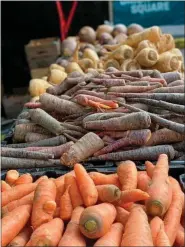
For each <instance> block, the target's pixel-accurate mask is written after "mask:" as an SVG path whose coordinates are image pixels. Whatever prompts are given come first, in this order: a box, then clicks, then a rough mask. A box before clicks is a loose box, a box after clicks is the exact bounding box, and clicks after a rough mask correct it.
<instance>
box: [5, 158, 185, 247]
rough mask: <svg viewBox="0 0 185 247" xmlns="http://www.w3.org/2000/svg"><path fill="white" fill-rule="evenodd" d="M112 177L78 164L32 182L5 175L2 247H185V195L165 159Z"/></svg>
mask: <svg viewBox="0 0 185 247" xmlns="http://www.w3.org/2000/svg"><path fill="white" fill-rule="evenodd" d="M117 165H118V167H117V172H116V173H115V174H108V175H106V174H103V173H98V172H90V173H87V171H86V170H85V168H84V167H83V166H82V165H81V164H75V165H74V170H73V171H70V172H68V173H66V174H65V175H63V176H61V177H58V178H56V179H54V178H48V177H47V176H42V177H40V178H39V179H37V180H36V181H33V178H32V176H31V175H30V174H23V175H20V174H19V173H18V172H17V171H16V170H9V171H8V172H7V174H6V178H5V181H1V195H2V205H1V211H2V220H1V224H2V233H1V234H2V238H1V239H2V240H1V241H2V242H1V245H2V246H12V247H13V246H184V243H185V240H184V226H185V225H184V193H183V191H182V190H181V187H180V185H179V183H178V181H177V180H175V179H174V178H172V177H170V176H169V174H168V172H169V165H168V157H167V155H165V154H161V155H160V156H159V158H158V160H157V163H156V165H154V164H153V163H151V162H149V161H146V162H145V165H146V171H137V168H136V165H135V163H134V162H132V161H129V160H128V161H124V162H120V163H118V164H117Z"/></svg>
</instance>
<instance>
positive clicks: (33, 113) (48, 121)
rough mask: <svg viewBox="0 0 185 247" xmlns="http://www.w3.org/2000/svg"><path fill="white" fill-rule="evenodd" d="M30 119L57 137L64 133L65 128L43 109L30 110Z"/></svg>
mask: <svg viewBox="0 0 185 247" xmlns="http://www.w3.org/2000/svg"><path fill="white" fill-rule="evenodd" d="M30 117H31V120H32V121H33V122H35V123H36V124H38V125H40V126H42V127H44V128H45V129H47V130H48V131H50V132H51V133H53V134H55V135H59V134H61V133H62V132H63V128H62V127H61V125H60V123H59V122H58V121H57V120H56V119H55V118H53V117H51V116H50V115H49V114H48V113H47V112H45V111H43V110H42V109H32V110H30Z"/></svg>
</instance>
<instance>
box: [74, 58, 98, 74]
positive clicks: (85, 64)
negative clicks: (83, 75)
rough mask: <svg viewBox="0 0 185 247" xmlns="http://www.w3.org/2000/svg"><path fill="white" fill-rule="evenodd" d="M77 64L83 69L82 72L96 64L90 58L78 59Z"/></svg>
mask: <svg viewBox="0 0 185 247" xmlns="http://www.w3.org/2000/svg"><path fill="white" fill-rule="evenodd" d="M78 64H79V65H80V67H81V68H82V69H83V71H84V72H87V70H88V69H89V68H95V67H96V64H95V63H94V61H93V60H91V59H90V58H83V59H81V60H79V61H78Z"/></svg>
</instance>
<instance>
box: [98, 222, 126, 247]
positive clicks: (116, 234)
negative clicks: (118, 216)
mask: <svg viewBox="0 0 185 247" xmlns="http://www.w3.org/2000/svg"><path fill="white" fill-rule="evenodd" d="M122 235H123V225H122V224H121V223H118V222H117V223H114V224H113V225H112V226H111V228H110V230H109V231H108V232H107V233H106V234H105V235H104V236H103V237H101V238H99V239H98V240H97V241H96V243H95V244H94V246H95V247H96V246H102V247H103V246H120V244H121V239H122Z"/></svg>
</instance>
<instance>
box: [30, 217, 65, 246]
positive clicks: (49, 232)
mask: <svg viewBox="0 0 185 247" xmlns="http://www.w3.org/2000/svg"><path fill="white" fill-rule="evenodd" d="M63 229H64V223H63V221H62V220H61V219H60V218H55V219H52V220H51V221H49V222H47V223H44V224H42V225H41V226H39V227H38V228H37V229H36V230H35V231H34V232H33V233H32V235H31V238H30V240H29V242H28V243H27V244H26V246H28V247H34V246H48V247H49V246H53V247H55V246H58V243H59V241H60V239H61V237H62V233H63Z"/></svg>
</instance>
